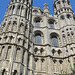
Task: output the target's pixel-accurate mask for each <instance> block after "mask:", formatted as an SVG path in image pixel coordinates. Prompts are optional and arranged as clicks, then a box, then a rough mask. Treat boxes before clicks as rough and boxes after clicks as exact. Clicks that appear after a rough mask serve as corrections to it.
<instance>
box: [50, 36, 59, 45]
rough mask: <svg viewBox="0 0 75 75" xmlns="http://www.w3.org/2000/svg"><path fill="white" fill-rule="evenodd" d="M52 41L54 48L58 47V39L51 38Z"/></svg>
mask: <svg viewBox="0 0 75 75" xmlns="http://www.w3.org/2000/svg"><path fill="white" fill-rule="evenodd" d="M51 40H52V46H58V39H57V37H56V36H54V35H53V36H52V37H51Z"/></svg>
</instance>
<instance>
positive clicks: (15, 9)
mask: <svg viewBox="0 0 75 75" xmlns="http://www.w3.org/2000/svg"><path fill="white" fill-rule="evenodd" d="M16 12H17V6H16V5H15V8H14V10H13V14H16Z"/></svg>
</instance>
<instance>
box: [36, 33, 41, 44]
mask: <svg viewBox="0 0 75 75" xmlns="http://www.w3.org/2000/svg"><path fill="white" fill-rule="evenodd" d="M35 43H36V44H41V35H40V34H39V33H38V34H36V35H35Z"/></svg>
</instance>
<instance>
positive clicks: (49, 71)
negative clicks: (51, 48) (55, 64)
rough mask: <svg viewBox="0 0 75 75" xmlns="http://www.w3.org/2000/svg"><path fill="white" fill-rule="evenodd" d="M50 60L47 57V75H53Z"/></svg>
mask: <svg viewBox="0 0 75 75" xmlns="http://www.w3.org/2000/svg"><path fill="white" fill-rule="evenodd" d="M51 61H52V60H51V58H50V57H48V75H54V73H53V71H52V62H51Z"/></svg>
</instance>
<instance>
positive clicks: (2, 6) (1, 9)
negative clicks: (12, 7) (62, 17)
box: [0, 0, 75, 24]
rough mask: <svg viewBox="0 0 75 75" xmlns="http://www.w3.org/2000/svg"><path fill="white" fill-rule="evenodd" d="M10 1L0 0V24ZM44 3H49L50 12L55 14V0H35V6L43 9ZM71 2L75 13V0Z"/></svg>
mask: <svg viewBox="0 0 75 75" xmlns="http://www.w3.org/2000/svg"><path fill="white" fill-rule="evenodd" d="M9 1H10V0H0V24H1V21H2V19H3V17H4V14H5V12H6V9H7V6H8V3H9ZM44 3H47V4H48V6H49V13H50V14H52V15H53V14H54V12H53V0H33V6H37V7H40V8H41V9H43V4H44ZM70 3H71V6H72V9H73V11H74V13H75V0H70Z"/></svg>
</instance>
